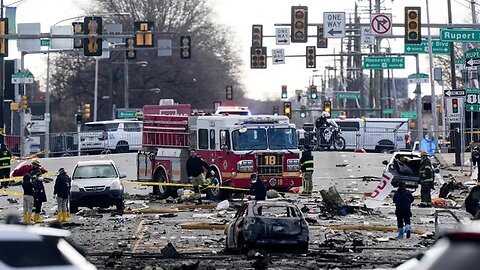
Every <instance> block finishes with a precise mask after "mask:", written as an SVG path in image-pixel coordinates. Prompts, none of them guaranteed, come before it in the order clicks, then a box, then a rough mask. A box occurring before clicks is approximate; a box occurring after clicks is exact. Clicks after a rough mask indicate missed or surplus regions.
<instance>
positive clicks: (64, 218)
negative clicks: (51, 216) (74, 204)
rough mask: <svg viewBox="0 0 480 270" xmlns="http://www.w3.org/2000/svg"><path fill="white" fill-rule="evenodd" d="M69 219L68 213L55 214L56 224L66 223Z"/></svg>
mask: <svg viewBox="0 0 480 270" xmlns="http://www.w3.org/2000/svg"><path fill="white" fill-rule="evenodd" d="M69 219H70V213H69V212H58V214H57V221H58V222H67V221H69Z"/></svg>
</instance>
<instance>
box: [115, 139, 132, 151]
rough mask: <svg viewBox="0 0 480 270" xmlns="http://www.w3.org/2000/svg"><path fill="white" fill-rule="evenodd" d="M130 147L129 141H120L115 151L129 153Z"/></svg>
mask: <svg viewBox="0 0 480 270" xmlns="http://www.w3.org/2000/svg"><path fill="white" fill-rule="evenodd" d="M129 149H130V148H129V146H128V142H126V141H119V142H118V143H117V146H116V147H115V152H117V153H128V151H129Z"/></svg>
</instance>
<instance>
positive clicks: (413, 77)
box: [408, 73, 430, 83]
mask: <svg viewBox="0 0 480 270" xmlns="http://www.w3.org/2000/svg"><path fill="white" fill-rule="evenodd" d="M428 82H430V80H429V76H428V74H425V73H415V74H410V75H408V83H428Z"/></svg>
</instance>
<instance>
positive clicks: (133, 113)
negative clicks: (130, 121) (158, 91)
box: [117, 111, 137, 119]
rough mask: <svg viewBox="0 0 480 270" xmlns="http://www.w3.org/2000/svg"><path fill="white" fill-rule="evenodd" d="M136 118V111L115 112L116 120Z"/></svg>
mask: <svg viewBox="0 0 480 270" xmlns="http://www.w3.org/2000/svg"><path fill="white" fill-rule="evenodd" d="M125 118H137V111H117V119H125Z"/></svg>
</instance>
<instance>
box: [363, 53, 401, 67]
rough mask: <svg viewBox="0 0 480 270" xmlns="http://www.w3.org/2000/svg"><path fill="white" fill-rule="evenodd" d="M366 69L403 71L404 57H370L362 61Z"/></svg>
mask: <svg viewBox="0 0 480 270" xmlns="http://www.w3.org/2000/svg"><path fill="white" fill-rule="evenodd" d="M363 67H364V68H366V69H404V68H405V57H403V56H401V57H383V56H370V57H365V58H364V59H363Z"/></svg>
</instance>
